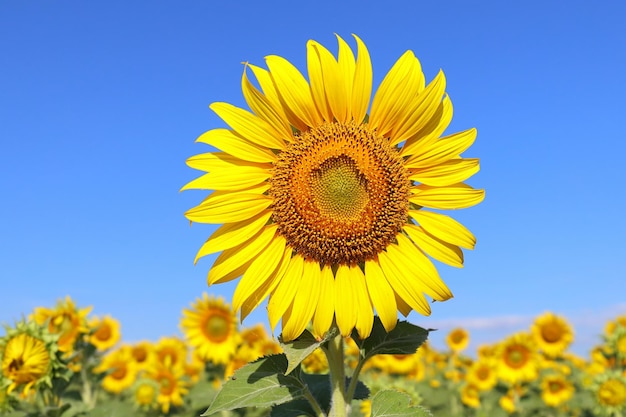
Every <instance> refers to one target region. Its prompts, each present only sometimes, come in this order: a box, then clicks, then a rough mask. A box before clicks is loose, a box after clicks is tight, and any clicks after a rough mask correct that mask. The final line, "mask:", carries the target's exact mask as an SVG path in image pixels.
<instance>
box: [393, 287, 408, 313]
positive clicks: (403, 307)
mask: <svg viewBox="0 0 626 417" xmlns="http://www.w3.org/2000/svg"><path fill="white" fill-rule="evenodd" d="M394 295H395V299H396V304H397V305H398V311H399V312H400V313H401V314H402V315H403V316H404V317H406V316H408V315H409V313H410V312H411V306H410V305H408V304H407V303H406V301H404V300H403V299H402V297H400V296H399V295H398V293H396V292H394Z"/></svg>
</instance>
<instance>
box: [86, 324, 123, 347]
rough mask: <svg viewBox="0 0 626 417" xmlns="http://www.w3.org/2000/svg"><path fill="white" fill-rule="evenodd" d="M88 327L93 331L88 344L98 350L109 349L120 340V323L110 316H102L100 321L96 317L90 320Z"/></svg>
mask: <svg viewBox="0 0 626 417" xmlns="http://www.w3.org/2000/svg"><path fill="white" fill-rule="evenodd" d="M89 327H91V328H92V329H93V333H92V334H91V335H90V336H89V342H90V343H91V344H92V345H94V346H95V347H96V349H98V350H107V349H110V348H112V347H113V346H115V345H116V344H117V342H119V341H120V339H121V338H122V333H121V332H120V322H119V321H117V320H115V319H114V318H113V317H111V316H104V317H103V318H102V319H99V318H97V317H96V318H94V319H92V320H91V322H90V323H89Z"/></svg>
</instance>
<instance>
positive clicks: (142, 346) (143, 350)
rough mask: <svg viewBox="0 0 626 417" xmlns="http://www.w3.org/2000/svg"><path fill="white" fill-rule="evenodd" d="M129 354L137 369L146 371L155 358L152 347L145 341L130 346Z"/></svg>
mask: <svg viewBox="0 0 626 417" xmlns="http://www.w3.org/2000/svg"><path fill="white" fill-rule="evenodd" d="M130 354H131V356H132V358H133V361H134V362H135V364H136V365H137V368H138V369H146V368H147V367H148V366H149V365H150V364H151V363H152V361H154V360H155V358H156V353H155V347H154V345H153V344H152V343H151V342H148V341H145V340H144V341H141V342H138V343H135V344H134V345H132V346H131V347H130Z"/></svg>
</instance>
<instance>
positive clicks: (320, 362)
mask: <svg viewBox="0 0 626 417" xmlns="http://www.w3.org/2000/svg"><path fill="white" fill-rule="evenodd" d="M302 367H303V369H304V370H305V371H306V372H308V373H311V374H323V373H327V372H328V360H327V359H326V355H325V354H324V352H323V351H322V349H320V348H317V349H315V350H314V351H313V353H311V354H310V355H309V356H307V357H306V359H304V360H303V361H302Z"/></svg>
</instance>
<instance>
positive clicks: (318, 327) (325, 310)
mask: <svg viewBox="0 0 626 417" xmlns="http://www.w3.org/2000/svg"><path fill="white" fill-rule="evenodd" d="M334 316H335V276H334V275H333V271H332V269H331V267H330V266H329V265H326V266H324V268H322V271H321V272H320V296H319V299H318V301H317V307H316V308H315V314H314V316H313V335H314V336H315V337H316V338H317V339H320V340H321V339H322V338H323V337H324V335H325V334H326V332H327V331H328V330H330V326H331V325H332V323H333V317H334Z"/></svg>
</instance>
